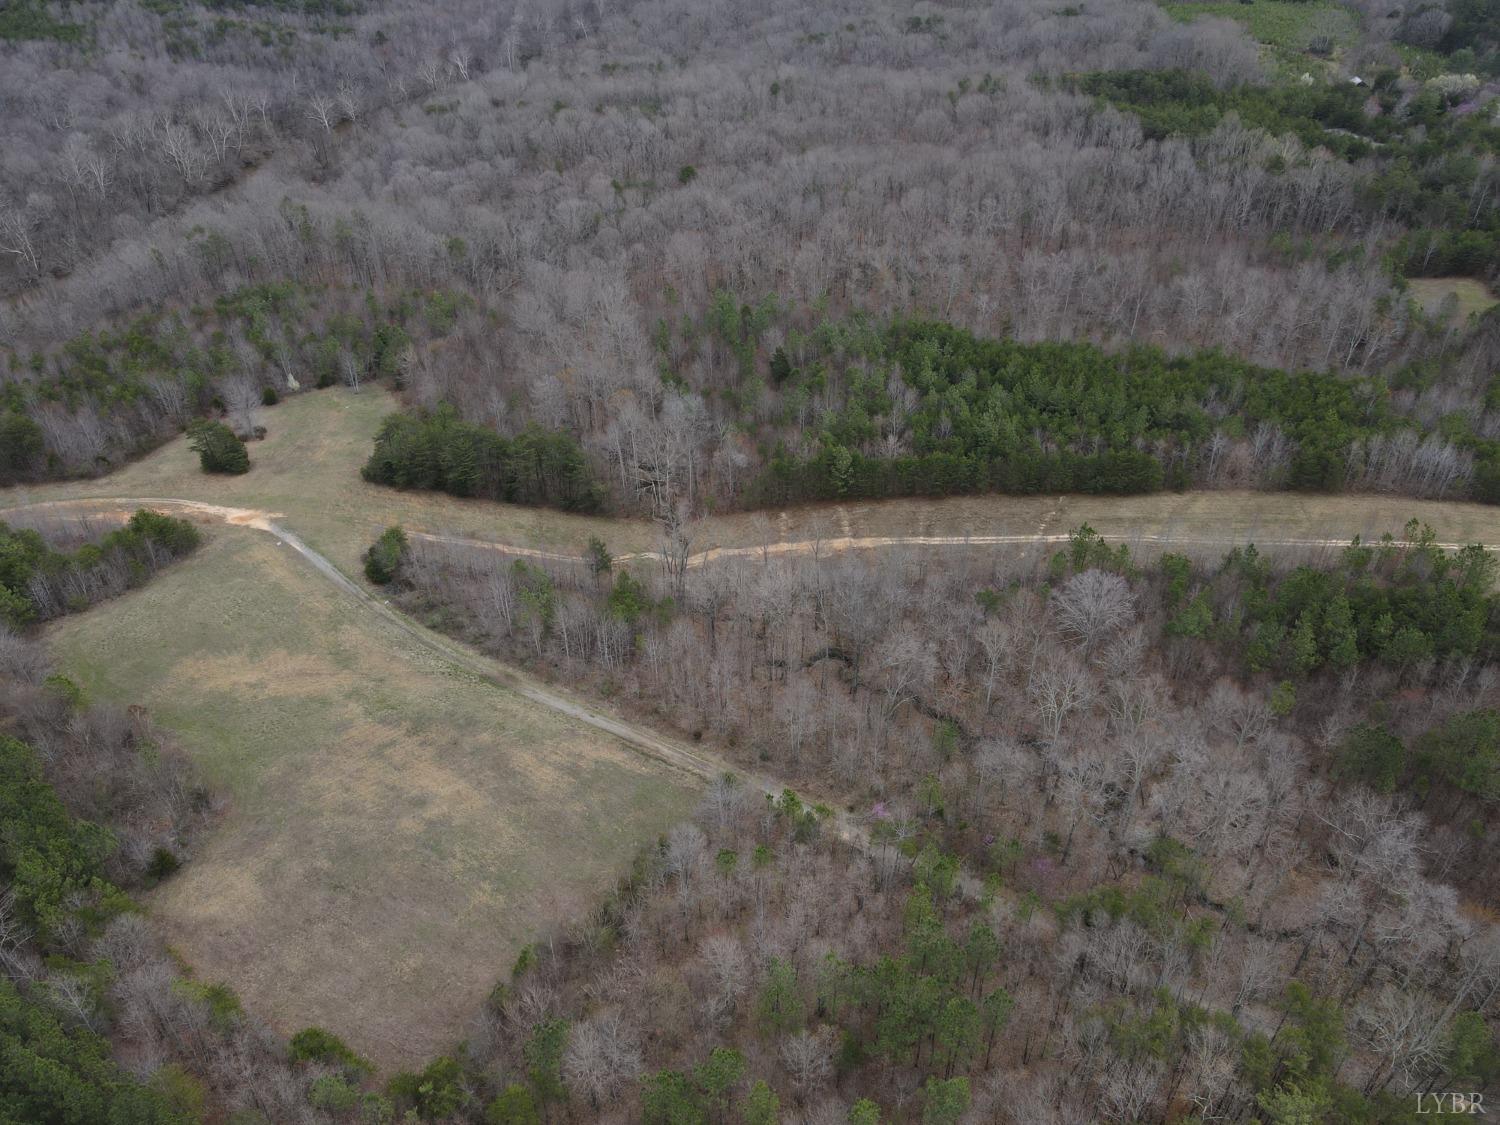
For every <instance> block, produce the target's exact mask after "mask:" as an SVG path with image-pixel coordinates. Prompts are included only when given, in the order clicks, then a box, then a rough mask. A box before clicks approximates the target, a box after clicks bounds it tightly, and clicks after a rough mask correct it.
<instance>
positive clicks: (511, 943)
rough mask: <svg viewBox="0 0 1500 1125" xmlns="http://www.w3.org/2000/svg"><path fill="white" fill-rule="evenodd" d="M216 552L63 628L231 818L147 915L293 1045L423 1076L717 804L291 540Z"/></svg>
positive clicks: (64, 653) (84, 675)
mask: <svg viewBox="0 0 1500 1125" xmlns="http://www.w3.org/2000/svg"><path fill="white" fill-rule="evenodd" d="M210 535H211V538H210V540H209V542H208V543H207V544H205V546H204V547H203V548H202V550H201V551H200V553H199V554H198V555H196V556H194V557H193V558H192V559H190V560H187V561H185V562H184V563H182V564H180V565H179V566H177V567H174V568H172V569H171V570H169V571H168V572H166V573H164V574H163V575H161V576H160V577H159V578H158V579H157V580H156V581H154V582H153V583H152V584H151V585H149V586H147V587H145V588H144V589H141V590H139V591H136V592H134V593H132V594H129V595H127V596H126V597H123V598H120V599H118V600H116V601H113V602H109V603H105V604H104V605H101V606H99V607H97V608H96V609H94V610H91V611H90V612H88V613H84V614H80V615H77V616H74V617H69V618H65V619H63V620H62V621H61V622H60V623H59V624H57V625H56V626H54V627H53V629H52V630H51V631H50V639H51V641H52V644H53V647H54V651H55V653H56V656H57V658H58V662H59V664H60V666H61V667H62V668H63V669H65V670H66V671H67V673H68V674H69V675H71V676H73V677H74V678H75V679H76V680H78V681H79V683H80V684H81V685H82V686H83V688H84V690H85V692H86V693H88V694H89V695H90V696H91V697H94V698H109V699H115V700H119V701H122V702H132V703H135V702H138V703H143V704H145V705H146V706H148V707H149V708H150V710H151V712H152V714H153V716H154V717H155V718H156V719H157V720H158V721H159V722H160V723H161V724H162V725H164V726H166V727H167V728H169V729H170V730H172V731H173V732H175V733H176V735H177V737H178V739H179V741H180V742H181V744H182V745H183V746H184V748H185V749H186V750H187V751H188V752H189V753H190V754H191V756H192V757H193V759H194V760H195V762H196V763H197V764H198V766H199V767H200V769H201V770H202V772H203V774H204V776H205V779H206V780H207V782H208V783H209V784H210V786H211V787H212V788H213V789H214V790H215V791H217V792H218V793H220V794H222V795H224V796H225V797H227V799H228V802H229V807H228V811H227V813H226V814H225V816H224V818H223V820H222V821H221V822H220V823H219V824H218V825H216V826H215V827H214V828H213V829H212V830H211V831H210V832H209V833H208V834H206V837H205V839H204V840H203V841H201V842H200V844H199V846H198V849H197V853H196V854H195V856H194V857H193V859H192V860H191V862H189V863H188V864H187V865H186V866H185V867H184V868H183V870H182V872H181V873H180V874H179V875H177V876H176V877H175V878H173V879H171V880H169V881H168V882H167V883H166V884H164V885H163V886H162V887H161V888H160V889H158V890H157V891H155V892H153V893H152V894H151V895H150V896H149V908H150V910H151V911H152V913H153V914H154V915H155V916H156V917H157V918H159V919H160V921H161V923H162V925H163V927H164V929H165V932H166V934H167V936H168V939H169V940H170V941H171V942H172V944H173V946H174V947H175V948H176V949H177V950H178V951H179V952H180V953H181V954H182V955H183V957H184V958H185V959H186V961H187V963H188V964H189V965H190V966H191V967H192V969H193V970H194V971H195V972H196V973H197V974H199V975H200V976H201V977H202V978H203V979H206V980H222V981H225V982H227V983H229V984H231V985H232V986H233V987H234V988H235V989H237V990H238V991H239V992H240V994H241V995H242V996H244V998H245V999H246V1001H247V1004H248V1005H249V1006H250V1007H251V1008H252V1009H253V1010H254V1011H255V1012H257V1013H258V1014H261V1015H264V1016H265V1017H267V1018H268V1019H270V1020H271V1021H272V1022H273V1023H274V1024H275V1025H276V1026H277V1027H278V1028H279V1029H280V1030H282V1031H284V1032H292V1031H296V1030H298V1029H300V1028H301V1027H304V1026H307V1025H309V1024H318V1025H322V1026H326V1027H328V1028H330V1029H332V1030H334V1031H336V1032H337V1033H338V1034H340V1035H342V1036H343V1037H344V1038H345V1039H346V1040H348V1041H349V1042H350V1043H351V1044H352V1045H353V1046H354V1047H355V1048H356V1049H357V1050H359V1051H361V1052H363V1053H365V1054H367V1055H369V1056H371V1057H372V1058H374V1059H375V1060H376V1061H377V1062H378V1063H379V1064H380V1065H381V1066H382V1067H383V1068H387V1069H392V1068H396V1067H399V1066H405V1065H410V1064H418V1063H421V1062H422V1061H423V1060H425V1059H426V1058H429V1057H431V1056H432V1055H433V1054H436V1053H438V1052H440V1051H442V1050H444V1049H446V1048H448V1047H449V1046H451V1045H452V1043H453V1042H455V1041H456V1040H457V1039H459V1038H461V1037H462V1036H463V1034H464V1031H465V1022H466V1020H467V1019H468V1018H469V1017H470V1016H472V1015H473V1013H474V1012H475V1011H476V1010H477V1005H478V1003H479V1002H480V1000H481V999H482V998H483V997H484V995H485V994H486V993H487V992H488V990H489V989H490V987H491V986H492V985H493V984H494V983H495V981H496V980H498V979H500V978H501V977H502V976H504V975H505V974H506V973H507V972H508V971H509V968H510V965H511V964H512V962H513V961H514V959H515V957H516V955H517V953H518V952H519V951H520V948H521V947H522V946H523V945H524V944H525V943H526V942H528V941H530V940H533V939H534V938H535V937H537V936H538V935H539V934H540V932H542V931H543V930H544V929H545V928H546V927H547V926H548V925H549V924H550V923H552V922H556V921H560V920H564V919H567V918H569V917H576V916H578V915H579V914H581V913H582V912H583V911H584V910H586V909H587V908H588V907H589V906H590V905H592V904H593V903H595V902H597V901H598V899H599V897H600V895H601V894H602V893H603V892H604V891H606V890H607V889H608V887H609V886H611V885H612V883H613V881H614V880H615V879H616V878H617V877H618V876H619V875H621V874H623V873H624V872H625V871H626V870H627V869H628V866H629V863H630V861H631V859H632V857H633V855H634V853H635V852H636V851H637V850H638V849H639V848H640V846H641V845H643V844H644V843H646V842H647V841H649V840H650V839H652V838H654V837H655V836H656V835H657V834H659V833H661V832H663V831H665V830H666V829H667V828H668V827H670V826H671V825H672V824H674V823H676V822H677V821H678V820H680V819H681V818H682V816H683V815H685V814H686V812H687V811H688V810H689V808H690V807H691V805H692V803H693V802H694V800H695V786H694V784H693V782H692V781H691V779H689V778H687V777H686V776H684V775H681V774H678V773H675V772H670V771H668V770H666V769H665V768H664V767H661V766H658V765H656V764H655V763H653V762H651V761H650V760H648V759H647V758H645V757H643V756H641V755H639V754H637V753H636V752H634V751H632V750H629V749H627V748H626V747H624V746H623V745H621V744H619V743H617V742H615V741H614V740H612V739H610V738H608V737H606V736H602V735H601V734H600V733H599V732H597V731H594V730H591V729H589V728H586V727H584V726H582V725H579V724H574V723H573V722H571V721H569V720H567V719H565V718H563V717H560V716H558V715H556V714H554V713H553V712H551V711H548V710H545V709H542V708H539V707H537V706H536V705H534V704H532V703H529V702H527V701H525V700H522V699H520V698H519V697H517V696H515V695H513V694H512V693H510V692H508V691H506V690H504V689H501V688H498V687H496V686H494V685H492V684H490V683H487V682H485V681H483V680H481V679H480V678H478V677H477V676H475V675H473V674H472V673H470V672H465V671H463V670H461V669H459V668H457V667H455V666H453V665H451V664H448V663H446V662H445V661H443V660H442V658H441V657H439V656H437V655H435V654H433V653H432V652H431V651H430V650H428V649H426V648H424V647H422V646H421V645H420V644H418V643H416V642H415V641H413V639H412V638H411V637H410V636H408V635H406V634H404V633H403V632H401V631H400V630H399V629H397V628H396V627H395V626H394V625H392V624H391V623H389V622H386V621H384V620H383V619H382V618H380V617H379V616H378V615H376V614H373V613H371V612H370V611H369V610H368V609H367V608H365V607H362V605H361V604H360V603H359V602H357V601H356V600H354V599H352V598H350V597H349V596H348V595H347V594H345V593H344V592H342V591H340V590H339V589H338V588H337V587H336V586H334V585H333V584H332V583H330V582H328V581H327V580H326V579H325V578H323V577H322V576H320V575H319V574H318V573H317V572H316V571H314V570H313V568H312V567H311V566H309V565H308V564H307V562H306V561H305V560H303V559H301V558H299V557H297V556H295V555H294V554H293V553H292V552H291V551H290V550H288V549H286V548H284V547H278V546H277V543H276V540H275V539H274V538H272V537H271V536H269V535H266V534H264V533H260V532H256V531H251V530H248V529H239V528H226V527H218V528H214V529H211V531H210Z"/></svg>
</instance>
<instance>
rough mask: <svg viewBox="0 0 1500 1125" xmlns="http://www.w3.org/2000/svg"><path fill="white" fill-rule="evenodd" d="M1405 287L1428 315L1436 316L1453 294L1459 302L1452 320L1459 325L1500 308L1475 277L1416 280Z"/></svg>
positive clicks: (1487, 289) (1497, 302) (1493, 296)
mask: <svg viewBox="0 0 1500 1125" xmlns="http://www.w3.org/2000/svg"><path fill="white" fill-rule="evenodd" d="M1406 284H1407V286H1408V287H1409V288H1410V290H1411V295H1412V297H1413V298H1414V299H1415V300H1416V302H1417V304H1419V305H1421V306H1422V308H1423V309H1425V310H1426V311H1427V313H1428V314H1429V315H1431V314H1434V313H1436V312H1437V311H1438V309H1439V308H1441V306H1442V304H1443V301H1444V300H1445V299H1446V298H1447V296H1448V295H1449V294H1450V293H1451V294H1453V296H1454V297H1455V298H1457V300H1458V307H1457V309H1456V311H1455V312H1454V314H1453V319H1454V320H1455V321H1456V322H1458V323H1459V324H1462V323H1464V322H1465V321H1466V320H1468V319H1469V317H1471V316H1473V315H1474V314H1475V313H1482V312H1485V311H1487V310H1489V309H1492V308H1494V307H1495V306H1496V305H1497V304H1500V300H1497V299H1496V297H1495V295H1494V294H1493V293H1491V292H1490V290H1489V287H1488V286H1487V285H1485V283H1484V282H1482V281H1476V280H1475V279H1474V278H1472V277H1417V278H1413V279H1411V280H1410V281H1408V282H1407V283H1406Z"/></svg>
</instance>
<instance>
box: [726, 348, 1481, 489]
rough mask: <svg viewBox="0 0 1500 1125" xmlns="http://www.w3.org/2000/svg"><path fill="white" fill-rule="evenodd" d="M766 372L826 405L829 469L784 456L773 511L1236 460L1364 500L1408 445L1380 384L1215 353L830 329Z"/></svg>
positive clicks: (779, 355)
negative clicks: (1382, 457)
mask: <svg viewBox="0 0 1500 1125" xmlns="http://www.w3.org/2000/svg"><path fill="white" fill-rule="evenodd" d="M730 331H731V333H732V334H737V333H742V332H743V331H744V330H743V329H741V328H739V327H735V328H732V329H731V330H730ZM752 350H753V348H752ZM793 355H795V356H796V357H797V358H796V359H795V360H794V359H793V358H792V356H793ZM768 366H769V370H770V372H771V375H772V378H773V379H774V380H775V381H776V382H777V383H778V385H780V386H781V387H783V388H784V389H785V391H786V392H787V394H788V395H789V397H794V400H795V396H800V397H801V399H802V400H803V401H804V402H812V401H821V402H822V403H824V404H826V405H825V406H824V409H823V412H822V415H821V418H820V419H819V423H820V428H819V437H818V448H817V449H816V451H815V452H812V453H810V454H802V455H800V456H799V455H797V454H795V453H793V452H790V451H789V450H788V449H787V447H786V446H785V445H784V444H783V445H780V446H778V448H777V449H776V451H775V452H774V453H773V454H772V456H771V458H770V461H769V465H768V467H767V469H766V471H765V473H764V475H763V476H762V477H761V478H760V479H759V480H758V481H757V482H756V483H755V484H754V485H753V486H752V487H751V489H750V490H749V496H750V497H751V498H752V502H761V503H767V502H770V503H786V502H795V501H802V500H832V499H840V498H846V497H847V498H864V499H870V498H881V497H886V496H911V495H927V496H941V495H950V494H954V493H964V492H979V491H986V490H995V491H1002V492H1016V493H1030V492H1104V493H1141V492H1154V491H1157V490H1159V489H1161V488H1163V487H1178V488H1184V487H1188V486H1189V485H1190V484H1194V483H1202V482H1203V481H1204V478H1205V477H1208V478H1209V479H1212V478H1213V477H1214V476H1216V475H1217V472H1218V471H1219V466H1220V464H1221V463H1222V462H1224V461H1226V460H1227V459H1228V458H1229V457H1230V456H1231V453H1230V450H1231V448H1232V447H1233V446H1234V445H1236V444H1240V445H1243V446H1244V447H1246V448H1254V449H1255V450H1256V453H1257V461H1258V462H1259V466H1258V469H1259V472H1258V478H1259V479H1258V481H1257V483H1259V484H1260V485H1261V486H1262V487H1271V488H1290V489H1305V490H1314V491H1338V490H1340V489H1342V488H1345V487H1348V486H1357V485H1358V484H1360V483H1361V481H1360V475H1361V474H1362V473H1363V469H1364V466H1363V464H1362V462H1363V460H1364V458H1363V454H1362V451H1363V450H1364V448H1365V447H1366V446H1369V447H1370V448H1371V450H1372V452H1373V448H1374V445H1375V443H1376V442H1383V441H1386V440H1387V439H1390V438H1392V437H1393V436H1394V435H1398V434H1400V433H1402V432H1403V431H1404V430H1405V429H1406V424H1405V423H1403V421H1402V420H1400V419H1399V418H1398V417H1396V416H1395V414H1394V413H1393V412H1392V410H1391V409H1390V406H1389V403H1388V398H1387V395H1386V393H1385V392H1384V388H1382V386H1381V385H1380V384H1379V383H1378V382H1376V381H1374V380H1366V379H1360V378H1346V377H1340V376H1336V375H1332V374H1318V373H1314V372H1297V373H1292V372H1286V371H1278V370H1274V369H1266V368H1259V367H1256V366H1254V365H1252V364H1247V363H1245V362H1243V361H1241V360H1237V359H1233V358H1231V357H1228V356H1225V355H1223V354H1221V353H1217V352H1199V353H1191V354H1188V355H1179V356H1169V355H1167V354H1166V353H1164V352H1162V351H1160V350H1157V349H1154V348H1143V347H1141V348H1131V349H1128V350H1126V351H1124V352H1121V353H1114V354H1112V353H1109V352H1105V351H1103V350H1102V349H1100V348H1097V347H1095V346H1093V345H1090V344H1028V343H1022V342H1020V341H1016V340H989V339H981V338H977V337H975V336H974V335H973V334H971V333H969V332H966V331H964V330H963V329H961V328H958V327H956V326H953V325H950V324H943V323H939V322H932V321H922V320H896V321H893V322H892V323H890V324H889V325H888V326H885V327H881V326H877V325H871V324H868V323H865V322H862V321H861V320H859V319H857V318H856V319H854V320H852V321H850V322H849V323H848V324H847V325H843V326H832V325H828V326H820V329H819V330H818V331H817V332H815V333H814V334H813V335H812V337H811V339H808V338H805V337H803V336H801V335H800V334H799V335H798V336H796V337H795V339H793V340H790V341H789V346H782V347H778V348H777V349H776V350H775V352H774V353H773V354H772V355H771V356H770V359H769V364H768ZM788 420H789V421H790V419H788ZM774 434H775V432H774V430H773V431H772V435H771V436H772V437H774ZM1435 456H1437V457H1438V459H1442V454H1435ZM1429 459H1430V458H1429ZM1372 460H1373V457H1372ZM1423 460H1424V459H1423V458H1422V457H1413V458H1412V459H1411V460H1410V461H1409V462H1408V465H1409V468H1408V475H1407V480H1406V484H1407V487H1418V488H1422V487H1424V486H1423V485H1421V484H1418V479H1419V477H1420V472H1419V471H1417V470H1415V468H1414V466H1415V464H1416V463H1417V462H1418V461H1423ZM1446 460H1447V465H1448V467H1447V469H1446V470H1439V471H1438V474H1437V477H1436V478H1433V483H1434V484H1435V486H1436V488H1437V489H1438V491H1440V492H1442V491H1447V490H1449V489H1453V490H1458V489H1461V488H1462V487H1463V486H1464V485H1465V484H1466V482H1467V479H1468V472H1469V470H1468V469H1467V467H1466V465H1465V461H1464V455H1462V454H1459V453H1457V452H1456V451H1454V450H1452V449H1451V448H1449V449H1448V452H1447V455H1446ZM1438 481H1440V482H1441V483H1437V482H1438ZM1397 487H1400V486H1397Z"/></svg>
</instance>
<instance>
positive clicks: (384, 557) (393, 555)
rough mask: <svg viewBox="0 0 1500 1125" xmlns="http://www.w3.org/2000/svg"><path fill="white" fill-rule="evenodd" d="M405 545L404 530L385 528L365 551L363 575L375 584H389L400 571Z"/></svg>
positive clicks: (404, 554)
mask: <svg viewBox="0 0 1500 1125" xmlns="http://www.w3.org/2000/svg"><path fill="white" fill-rule="evenodd" d="M407 546H408V543H407V539H406V532H404V531H402V530H401V529H400V528H399V527H388V528H386V529H385V530H384V531H383V532H381V534H380V538H379V539H377V540H375V542H374V543H372V544H370V548H369V550H367V551H366V552H365V577H366V578H368V579H369V580H370V581H371V582H373V583H375V585H377V586H389V585H390V584H391V583H392V582H394V581H395V580H396V576H397V574H398V573H399V572H400V569H401V563H402V561H403V560H404V559H405V558H406V550H407Z"/></svg>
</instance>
